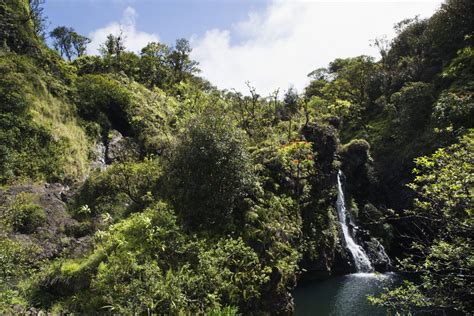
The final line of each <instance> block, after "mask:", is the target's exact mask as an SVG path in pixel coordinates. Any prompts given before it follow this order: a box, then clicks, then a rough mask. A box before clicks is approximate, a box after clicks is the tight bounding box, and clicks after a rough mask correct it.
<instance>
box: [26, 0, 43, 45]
mask: <svg viewBox="0 0 474 316" xmlns="http://www.w3.org/2000/svg"><path fill="white" fill-rule="evenodd" d="M29 4H30V19H31V20H32V21H33V29H34V31H35V33H36V35H37V36H38V37H39V38H42V39H44V35H45V34H44V31H45V29H46V17H45V16H44V14H43V7H42V5H43V4H44V0H29Z"/></svg>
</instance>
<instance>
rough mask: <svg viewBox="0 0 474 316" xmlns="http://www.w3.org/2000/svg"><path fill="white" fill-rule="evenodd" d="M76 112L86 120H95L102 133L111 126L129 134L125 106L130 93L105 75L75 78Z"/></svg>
mask: <svg viewBox="0 0 474 316" xmlns="http://www.w3.org/2000/svg"><path fill="white" fill-rule="evenodd" d="M76 87H77V104H78V112H79V115H81V116H82V117H83V118H84V119H86V120H91V121H96V122H98V123H99V124H100V125H101V127H102V132H103V134H106V132H107V131H108V130H109V129H111V128H113V129H116V130H118V131H119V132H121V133H122V134H123V135H130V133H131V132H132V131H131V129H130V124H129V120H128V119H129V118H128V117H127V114H126V113H127V112H126V111H127V107H128V106H129V104H130V93H129V92H128V91H127V90H126V89H125V88H124V87H123V85H121V84H120V83H119V82H118V81H117V80H115V79H113V78H112V77H111V76H107V75H84V76H82V77H79V78H78V79H77V83H76Z"/></svg>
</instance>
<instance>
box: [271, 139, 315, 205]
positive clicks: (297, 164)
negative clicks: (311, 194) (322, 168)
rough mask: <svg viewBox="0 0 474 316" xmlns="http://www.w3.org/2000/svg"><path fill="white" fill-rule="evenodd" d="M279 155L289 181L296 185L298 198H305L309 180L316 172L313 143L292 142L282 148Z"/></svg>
mask: <svg viewBox="0 0 474 316" xmlns="http://www.w3.org/2000/svg"><path fill="white" fill-rule="evenodd" d="M278 155H279V158H280V160H281V163H282V166H283V170H284V172H285V174H286V177H287V179H288V180H289V181H290V182H291V183H293V185H294V188H295V189H294V190H295V194H296V196H298V197H301V196H303V195H304V194H306V193H307V192H308V191H309V185H308V181H307V180H308V178H309V177H310V176H313V175H314V174H315V171H316V170H315V168H314V161H313V158H314V153H313V150H312V146H311V143H310V142H308V141H299V140H297V141H292V142H290V143H288V144H285V145H283V146H281V147H280V148H279V150H278Z"/></svg>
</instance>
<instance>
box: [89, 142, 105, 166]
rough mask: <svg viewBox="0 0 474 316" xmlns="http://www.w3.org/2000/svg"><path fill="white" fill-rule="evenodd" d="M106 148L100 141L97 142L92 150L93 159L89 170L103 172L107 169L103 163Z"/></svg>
mask: <svg viewBox="0 0 474 316" xmlns="http://www.w3.org/2000/svg"><path fill="white" fill-rule="evenodd" d="M106 150H107V148H106V147H105V145H104V143H103V142H102V141H99V142H98V143H97V144H96V145H95V148H94V155H95V157H94V159H93V160H92V161H91V170H97V169H98V170H100V171H103V170H105V168H106V167H107V165H106V163H105V152H106Z"/></svg>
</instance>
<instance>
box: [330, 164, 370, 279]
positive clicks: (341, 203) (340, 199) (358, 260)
mask: <svg viewBox="0 0 474 316" xmlns="http://www.w3.org/2000/svg"><path fill="white" fill-rule="evenodd" d="M343 176H344V174H343V173H342V171H341V170H339V172H338V174H337V203H336V207H337V215H338V217H339V223H340V224H341V229H342V234H343V235H344V240H345V242H346V247H347V249H349V251H350V253H351V255H352V258H353V259H354V263H355V266H356V269H357V272H372V271H374V268H373V267H372V264H371V263H370V260H369V258H368V257H367V254H366V253H365V251H364V249H363V248H362V247H361V246H360V245H358V244H357V243H356V241H355V240H354V238H353V236H352V234H351V232H350V231H349V227H348V225H347V224H348V223H349V224H352V223H351V219H350V217H349V216H348V214H347V209H346V202H345V200H344V190H343V186H342V179H341V178H342V177H343Z"/></svg>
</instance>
